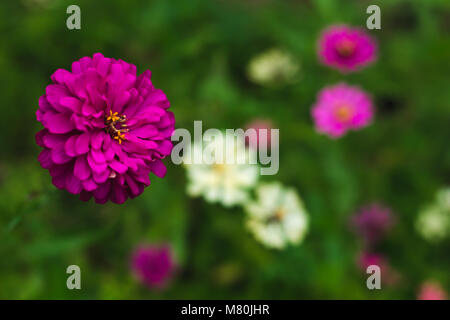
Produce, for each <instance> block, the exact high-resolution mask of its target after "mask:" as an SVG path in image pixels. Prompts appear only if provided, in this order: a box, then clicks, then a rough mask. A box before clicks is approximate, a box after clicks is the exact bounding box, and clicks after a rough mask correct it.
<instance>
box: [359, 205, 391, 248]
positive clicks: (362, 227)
mask: <svg viewBox="0 0 450 320" xmlns="http://www.w3.org/2000/svg"><path fill="white" fill-rule="evenodd" d="M350 223H351V225H352V227H353V228H354V229H355V231H356V232H357V233H358V234H359V235H360V236H361V237H362V238H363V239H364V241H365V242H366V244H367V245H373V244H374V243H376V242H377V241H378V240H380V239H381V237H383V236H384V235H385V234H386V232H387V231H389V230H390V229H391V228H392V226H393V225H394V217H393V215H392V212H391V210H390V209H389V208H385V207H383V206H381V205H379V204H371V205H369V206H366V207H363V208H361V209H360V210H359V211H358V212H357V213H356V214H355V215H354V216H353V217H352V218H351V221H350Z"/></svg>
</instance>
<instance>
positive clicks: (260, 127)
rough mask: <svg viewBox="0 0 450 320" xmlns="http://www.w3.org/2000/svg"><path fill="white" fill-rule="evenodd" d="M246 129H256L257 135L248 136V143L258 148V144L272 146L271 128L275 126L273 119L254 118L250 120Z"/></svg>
mask: <svg viewBox="0 0 450 320" xmlns="http://www.w3.org/2000/svg"><path fill="white" fill-rule="evenodd" d="M245 128H246V129H255V131H256V134H257V136H256V137H247V138H246V141H245V142H246V144H247V145H248V146H249V147H251V148H254V149H257V148H258V146H259V147H261V148H270V144H271V134H270V130H271V129H272V128H273V124H272V121H270V120H267V119H254V120H252V121H251V122H249V123H248V124H247V125H246V126H245Z"/></svg>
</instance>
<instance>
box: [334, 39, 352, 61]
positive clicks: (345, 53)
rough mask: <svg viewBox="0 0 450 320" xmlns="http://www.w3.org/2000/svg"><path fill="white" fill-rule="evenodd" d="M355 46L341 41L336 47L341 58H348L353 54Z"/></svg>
mask: <svg viewBox="0 0 450 320" xmlns="http://www.w3.org/2000/svg"><path fill="white" fill-rule="evenodd" d="M355 48H356V44H355V43H354V42H353V41H350V40H342V41H341V42H340V43H339V44H338V45H337V48H336V50H337V52H338V53H339V55H340V56H341V57H344V58H348V57H350V56H351V55H352V54H353V53H354V52H355Z"/></svg>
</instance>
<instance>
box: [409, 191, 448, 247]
mask: <svg viewBox="0 0 450 320" xmlns="http://www.w3.org/2000/svg"><path fill="white" fill-rule="evenodd" d="M416 228H417V231H418V232H419V233H420V234H421V235H422V236H423V237H424V238H425V239H426V240H428V241H431V242H438V241H440V240H442V239H444V238H445V237H447V236H448V235H449V231H450V189H448V188H447V189H443V190H440V191H438V192H437V194H436V201H435V203H433V204H431V205H428V206H427V207H425V208H424V209H423V210H422V211H421V212H420V213H419V216H418V217H417V220H416Z"/></svg>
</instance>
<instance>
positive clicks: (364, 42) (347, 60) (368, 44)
mask: <svg viewBox="0 0 450 320" xmlns="http://www.w3.org/2000/svg"><path fill="white" fill-rule="evenodd" d="M376 51H377V46H376V44H375V41H374V40H373V39H372V38H371V37H370V36H369V35H368V34H367V33H366V32H364V31H363V30H360V29H358V28H350V27H348V26H345V25H341V26H331V27H329V28H327V29H326V30H325V31H324V32H323V33H322V35H321V37H320V40H319V57H320V60H321V62H322V63H324V64H325V65H328V66H331V67H334V68H336V69H338V70H340V71H341V72H352V71H356V70H358V69H360V68H362V67H364V66H366V65H367V64H369V63H371V62H373V61H375V59H376Z"/></svg>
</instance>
